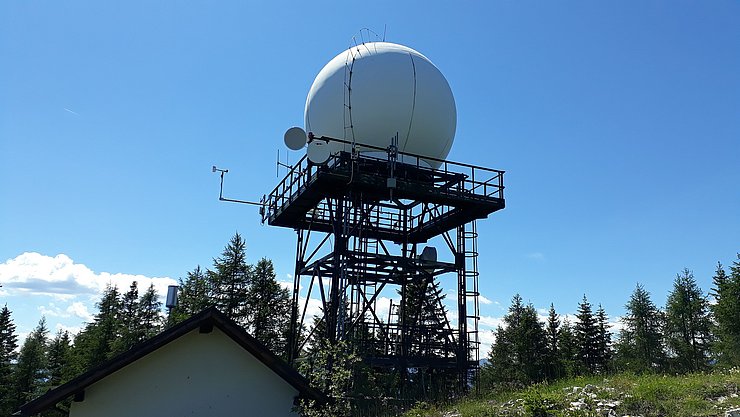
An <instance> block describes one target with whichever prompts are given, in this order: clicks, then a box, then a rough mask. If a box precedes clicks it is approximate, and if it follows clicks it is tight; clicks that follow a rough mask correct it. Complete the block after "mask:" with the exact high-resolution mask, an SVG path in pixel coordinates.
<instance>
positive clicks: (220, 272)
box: [208, 233, 251, 326]
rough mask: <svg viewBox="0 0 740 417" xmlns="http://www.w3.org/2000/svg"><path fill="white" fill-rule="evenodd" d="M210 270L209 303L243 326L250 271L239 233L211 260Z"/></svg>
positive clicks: (244, 247) (246, 315) (246, 316)
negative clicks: (210, 294)
mask: <svg viewBox="0 0 740 417" xmlns="http://www.w3.org/2000/svg"><path fill="white" fill-rule="evenodd" d="M213 266H214V269H215V270H214V271H208V278H209V280H211V282H213V298H214V300H213V303H214V305H215V306H216V307H217V308H218V309H219V310H220V311H221V312H222V313H224V314H225V315H226V316H228V317H229V318H231V319H232V320H234V321H235V322H237V323H239V324H241V325H242V326H244V325H246V324H247V320H248V311H247V308H246V295H247V290H248V288H249V281H250V275H251V271H250V268H249V265H247V262H246V244H245V242H244V239H242V237H241V235H239V233H236V234H235V235H234V237H232V238H231V240H230V241H229V243H228V244H227V245H226V247H225V248H224V250H223V252H222V253H221V256H220V257H219V258H216V259H214V260H213Z"/></svg>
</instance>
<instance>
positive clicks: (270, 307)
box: [245, 258, 291, 358]
mask: <svg viewBox="0 0 740 417" xmlns="http://www.w3.org/2000/svg"><path fill="white" fill-rule="evenodd" d="M245 301H246V304H247V306H248V319H247V325H248V328H249V329H250V331H251V333H252V336H254V337H255V338H256V339H257V340H259V341H260V342H262V343H263V344H264V345H265V346H267V347H268V348H269V349H270V350H271V351H273V352H274V353H276V354H278V355H281V356H283V357H284V358H285V357H287V353H288V352H287V345H286V343H287V337H288V334H287V332H288V329H289V327H290V309H291V298H290V293H289V292H288V290H287V289H285V288H282V287H281V286H280V284H279V283H278V282H277V279H276V277H275V270H274V267H273V265H272V261H270V260H269V259H266V258H262V259H260V261H259V262H257V265H255V266H254V268H252V276H251V278H250V286H249V289H248V290H247V296H246V300H245Z"/></svg>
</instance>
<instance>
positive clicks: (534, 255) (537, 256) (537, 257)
mask: <svg viewBox="0 0 740 417" xmlns="http://www.w3.org/2000/svg"><path fill="white" fill-rule="evenodd" d="M525 256H526V257H527V259H531V260H533V261H537V262H543V261H544V260H545V254H543V253H542V252H531V253H528V254H527V255H525Z"/></svg>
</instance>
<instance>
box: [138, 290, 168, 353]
mask: <svg viewBox="0 0 740 417" xmlns="http://www.w3.org/2000/svg"><path fill="white" fill-rule="evenodd" d="M161 311H162V302H161V301H159V294H157V290H156V288H154V284H153V283H152V284H150V285H149V287H148V288H147V289H146V291H145V292H144V294H142V295H141V298H139V314H138V316H139V320H140V325H139V329H138V331H137V332H136V335H137V336H138V339H137V340H136V343H139V342H142V341H144V340H146V339H148V338H150V337H152V336H154V335H156V334H157V333H159V331H160V330H161V329H162V315H161Z"/></svg>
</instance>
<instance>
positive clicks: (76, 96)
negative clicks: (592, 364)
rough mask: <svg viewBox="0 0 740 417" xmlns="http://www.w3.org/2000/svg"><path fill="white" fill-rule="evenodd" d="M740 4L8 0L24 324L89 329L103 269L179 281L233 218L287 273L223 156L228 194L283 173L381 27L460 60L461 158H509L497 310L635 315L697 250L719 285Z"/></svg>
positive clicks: (6, 173) (287, 256) (8, 77)
mask: <svg viewBox="0 0 740 417" xmlns="http://www.w3.org/2000/svg"><path fill="white" fill-rule="evenodd" d="M738 21H740V3H738V2H736V1H714V2H697V1H688V2H684V1H671V2H668V1H647V2H644V1H626V2H590V1H564V2H536V3H535V2H428V1H424V2H421V1H419V2H405V3H401V2H381V1H379V2H374V3H372V4H369V3H366V2H365V3H356V4H353V3H347V2H344V3H331V2H295V3H290V2H279V1H275V2H245V1H242V2H230V1H224V2H217V3H214V2H201V1H198V2H170V1H166V2H157V3H152V2H148V1H127V2H124V3H115V2H92V1H67V2H39V1H23V2H21V1H6V2H2V3H1V4H0V57H1V60H2V65H0V262H3V263H2V264H0V284H4V288H1V289H0V303H7V304H8V306H9V307H10V308H11V310H13V312H14V317H15V320H16V323H17V324H18V327H19V331H21V332H24V333H25V332H28V331H29V330H30V329H31V328H32V327H33V326H34V325H35V323H36V322H37V321H38V319H39V318H40V316H41V315H42V314H45V315H46V316H47V319H48V320H49V322H50V323H52V326H51V327H52V328H54V327H55V326H64V327H65V328H72V329H74V328H77V327H79V326H81V323H82V322H83V321H84V320H86V319H87V320H89V317H90V316H89V314H90V313H92V312H93V311H94V307H93V303H94V301H95V300H96V299H97V296H98V294H99V291H100V288H102V286H104V285H105V283H107V282H108V281H111V282H116V283H120V284H121V285H128V284H127V283H128V281H130V280H131V279H138V280H139V281H141V282H150V281H151V279H152V278H154V281H153V282H156V283H157V285H160V286H164V285H166V284H167V283H169V282H171V279H177V278H178V277H181V276H184V274H185V273H186V271H188V270H192V269H193V268H194V267H195V266H196V265H198V264H200V265H202V266H204V267H205V266H210V264H211V262H212V259H213V257H215V256H218V254H219V253H220V251H221V249H222V247H223V245H224V244H225V243H226V242H227V241H228V239H229V238H230V237H231V236H232V235H233V233H234V232H235V231H239V232H240V233H242V234H243V236H244V237H245V238H246V240H247V246H248V249H247V252H248V257H249V260H250V261H251V262H256V261H257V260H258V259H259V258H261V257H269V258H271V259H273V261H274V262H275V264H276V268H277V272H278V274H279V275H280V279H282V280H287V279H288V277H287V275H288V274H289V273H290V272H292V270H293V266H292V263H293V259H294V247H295V243H294V239H295V234H294V233H293V232H292V231H291V230H285V229H279V228H272V227H268V226H263V225H261V224H260V221H259V216H258V214H257V210H256V209H255V208H254V207H250V206H243V205H235V204H228V203H221V202H218V201H217V197H218V176H217V175H216V174H213V173H211V171H210V168H211V166H212V165H214V164H215V165H218V166H219V167H223V168H228V169H229V170H230V171H229V174H228V175H227V177H226V188H225V190H226V193H227V194H228V196H230V197H234V198H243V199H258V198H259V197H260V196H261V195H262V194H264V193H267V192H269V191H270V190H271V189H272V187H273V186H274V185H275V184H276V183H277V181H278V178H276V176H275V156H276V152H277V149H281V152H282V149H284V147H283V144H282V134H283V132H284V131H285V130H286V129H287V128H288V127H290V126H294V125H302V124H303V106H304V103H305V98H306V94H307V93H308V89H309V87H310V85H311V82H312V81H313V79H314V77H315V76H316V74H317V73H318V71H319V70H320V69H321V68H322V67H323V65H324V64H325V63H326V62H328V61H329V60H330V59H331V58H332V57H334V56H335V55H336V54H338V53H339V52H341V51H343V50H344V49H346V48H347V47H348V46H349V45H350V43H351V42H352V37H353V36H356V35H358V34H359V32H360V29H362V28H370V29H372V30H374V31H376V32H379V33H383V31H384V30H385V32H386V39H387V40H388V41H391V42H396V43H401V44H405V45H408V46H410V47H412V48H414V49H416V50H418V51H420V52H421V53H423V54H424V55H426V56H427V57H429V58H430V59H431V60H432V61H433V62H434V63H435V64H436V65H437V67H439V69H440V70H441V71H442V73H443V74H444V75H445V76H446V78H447V80H448V81H449V83H450V86H451V87H452V91H453V93H454V95H455V100H456V104H457V110H458V129H457V134H456V141H455V144H454V146H453V148H452V151H451V153H450V155H449V159H451V160H455V161H462V162H467V163H472V164H477V165H483V166H487V167H492V168H497V169H503V170H506V171H507V173H506V177H505V181H506V186H507V189H506V197H507V208H506V209H505V210H504V211H502V212H499V213H496V214H494V215H493V216H491V217H490V218H489V219H488V220H486V221H481V222H479V224H478V227H479V231H480V233H481V237H480V239H479V247H480V251H481V254H482V256H481V261H480V269H481V291H482V293H483V295H484V296H485V297H486V298H487V299H489V300H491V301H492V302H491V303H490V304H484V305H483V306H482V315H483V316H485V317H486V320H484V323H487V325H488V326H489V327H490V325H491V324H495V323H497V320H498V319H499V318H500V317H501V316H502V315H503V314H504V313H505V308H506V307H507V306H508V304H509V301H510V299H511V297H512V295H513V294H514V293H517V292H519V293H521V294H522V296H523V297H524V299H525V300H527V301H531V302H532V303H533V304H534V305H535V306H536V307H538V308H546V307H547V306H549V304H550V303H551V302H553V303H555V306H556V308H557V309H558V311H559V312H561V313H572V312H574V311H575V309H576V306H577V303H578V302H579V301H580V299H581V298H582V296H583V295H584V294H586V295H587V296H588V298H589V300H590V301H591V302H592V303H596V304H598V303H601V304H603V306H604V307H605V309H606V310H607V312H608V313H609V314H610V315H611V316H612V317H617V316H619V315H621V314H623V306H624V304H625V302H626V301H627V299H628V297H629V295H630V293H631V292H632V290H633V289H634V287H635V284H636V283H637V282H641V283H642V284H643V285H644V286H645V287H646V289H647V290H648V291H650V292H651V293H652V295H653V298H654V300H655V302H656V303H657V304H658V305H663V303H664V301H665V297H666V295H667V293H668V291H669V289H670V287H671V285H672V280H673V278H674V277H675V275H676V273H678V272H679V271H681V270H682V269H683V268H689V269H691V270H693V271H694V273H695V275H696V277H697V280H698V281H699V284H700V285H701V286H702V287H703V288H704V289H705V290H707V289H708V288H709V286H710V282H711V275H712V273H713V270H714V268H715V266H716V263H717V261H722V262H723V263H724V264H729V263H731V262H732V261H733V260H734V259H735V254H736V252H738V251H740V244H739V243H740V240H738V236H740V216H739V215H738V213H740V185H739V184H740V162H739V161H740V76H739V75H738V74H740V25H738V24H737V22H738ZM291 158H292V159H291V161H295V160H296V159H297V155H296V154H295V153H294V154H292V155H291ZM26 253H28V254H27V255H23V254H26ZM34 254H37V255H34ZM11 281H12V282H11ZM9 283H10V284H9Z"/></svg>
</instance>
